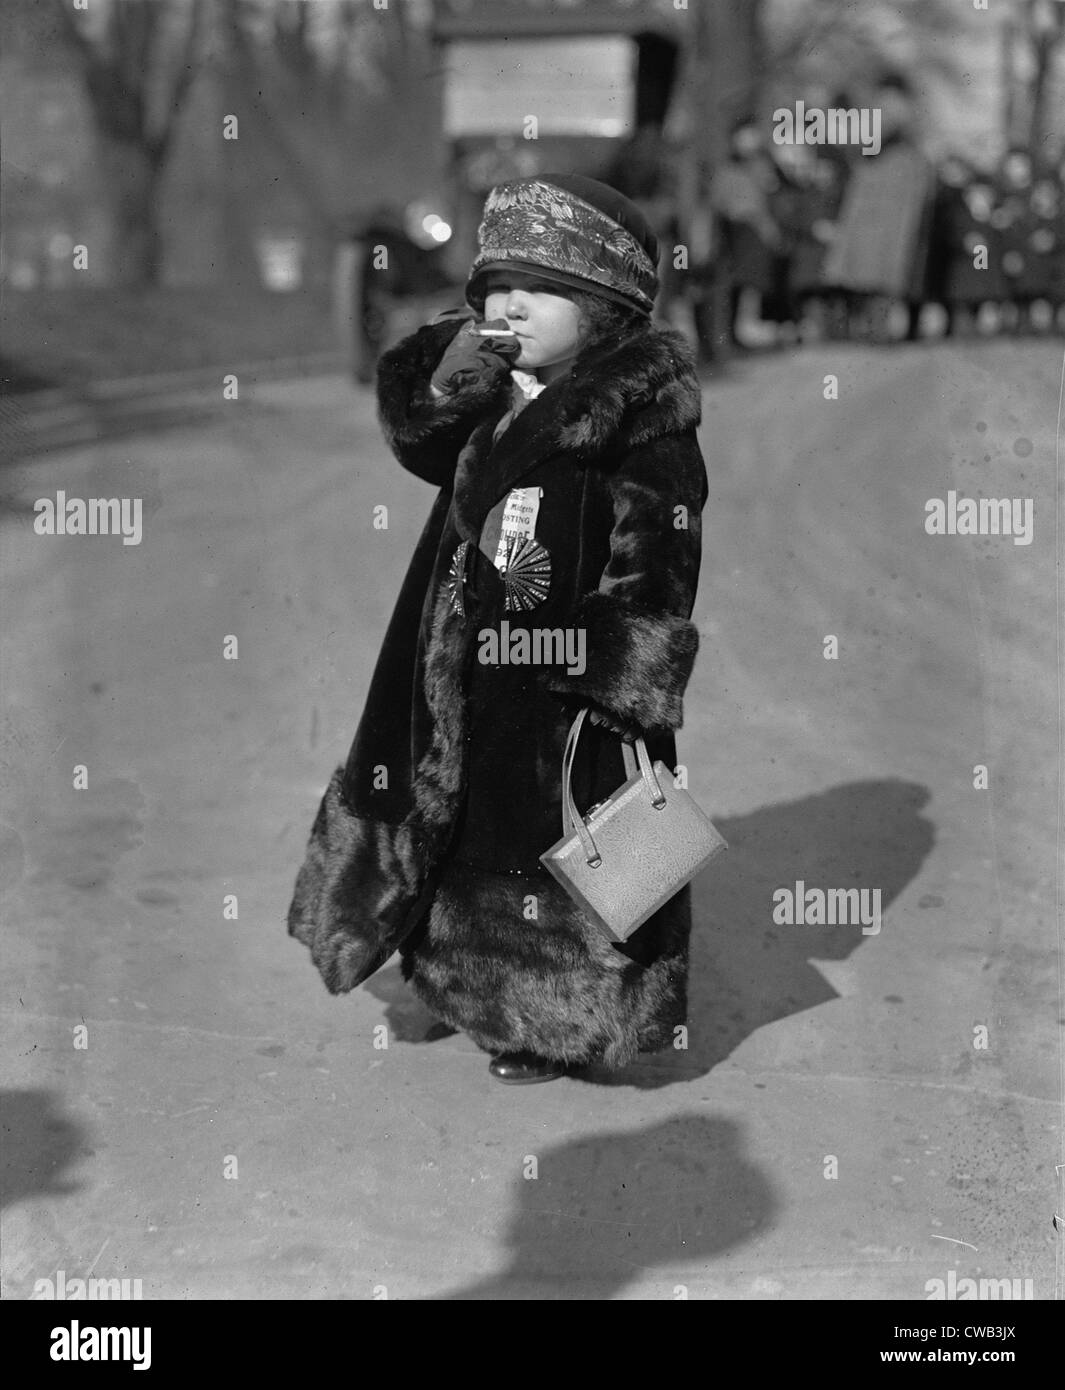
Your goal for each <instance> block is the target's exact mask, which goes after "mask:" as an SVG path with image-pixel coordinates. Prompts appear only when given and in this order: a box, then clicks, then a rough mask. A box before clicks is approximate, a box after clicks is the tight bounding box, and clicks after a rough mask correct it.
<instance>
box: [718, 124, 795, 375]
mask: <svg viewBox="0 0 1065 1390" xmlns="http://www.w3.org/2000/svg"><path fill="white" fill-rule="evenodd" d="M780 187H781V178H780V172H779V170H778V169H777V167H776V164H775V163H774V161H773V159H772V158H771V157H770V155H769V153H768V151H767V149H766V139H765V136H764V135H763V133H762V131H761V129H760V127H759V126H758V125H757V123H756V122H755V121H754V120H751V119H749V118H745V119H743V120H741V121H740V122H739V123H738V124H737V125H736V126H735V128H734V129H733V132H732V138H731V141H730V144H729V155H728V159H727V160H726V161H725V163H724V164H723V165H722V166H721V167H720V168H719V169H718V170H717V171H716V172H715V173H714V176H713V178H712V180H711V185H710V203H711V208H712V210H713V212H714V213H715V215H716V218H717V223H718V227H719V229H720V248H721V264H720V271H721V273H722V274H724V275H725V276H727V279H728V284H729V291H728V297H729V332H730V335H731V338H732V342H733V344H734V345H735V346H736V347H739V348H743V347H744V346H745V345H744V343H743V342H742V339H741V337H740V335H739V332H738V325H739V318H740V311H741V308H742V303H743V296H744V293H745V292H748V291H749V292H751V293H752V294H753V295H754V296H755V297H756V300H757V304H758V311H759V313H760V312H761V308H762V303H763V301H764V300H765V299H766V297H767V296H769V295H770V294H771V293H772V291H773V288H774V283H775V275H776V266H775V262H774V258H775V257H777V256H779V255H780V254H782V253H783V251H784V236H783V233H782V231H781V228H780V226H779V225H778V223H777V221H776V219H775V218H774V216H773V212H772V206H771V198H772V196H773V195H774V194H776V193H777V192H778V191H779V190H780Z"/></svg>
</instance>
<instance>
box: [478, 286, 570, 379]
mask: <svg viewBox="0 0 1065 1390" xmlns="http://www.w3.org/2000/svg"><path fill="white" fill-rule="evenodd" d="M485 288H486V294H485V301H484V316H485V319H486V320H488V321H489V322H490V321H491V320H493V319H506V321H507V324H508V326H509V327H511V328H513V330H514V331H515V333H517V335H518V342H519V343H520V345H521V354H520V355H519V356H518V357H517V358H516V359H515V361H514V365H515V367H518V368H520V369H521V370H522V371H526V372H537V371H539V370H540V369H541V368H542V367H552V366H556V365H558V364H561V363H563V362H567V361H568V360H569V359H570V358H571V357H573V356H574V355H575V354H576V351H577V347H578V327H579V324H580V311H579V310H578V308H577V306H576V304H574V303H573V301H572V300H570V299H567V298H566V297H565V296H564V295H562V294H557V293H555V289H557V287H553V286H552V285H551V284H550V282H545V281H541V280H537V279H536V278H535V277H534V276H533V275H531V274H529V275H526V274H524V273H522V272H520V271H516V270H515V271H507V272H506V273H503V272H500V271H497V272H495V273H493V274H492V276H491V277H490V278H489V280H488V284H487V286H486V287H485Z"/></svg>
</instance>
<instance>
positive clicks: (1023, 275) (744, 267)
mask: <svg viewBox="0 0 1065 1390" xmlns="http://www.w3.org/2000/svg"><path fill="white" fill-rule="evenodd" d="M873 100H874V101H875V103H876V109H877V110H878V111H879V112H880V116H881V120H882V134H881V141H882V143H881V148H880V150H879V152H878V153H877V154H876V156H875V157H872V158H871V157H868V156H866V155H864V154H863V153H862V151H861V149H860V148H858V147H856V146H853V145H851V146H848V145H830V144H822V145H816V144H808V143H805V144H799V143H795V144H776V143H774V142H773V140H772V138H770V136H768V135H767V133H766V130H765V128H764V123H761V122H757V121H755V120H753V119H751V120H744V121H741V122H738V123H737V124H736V126H735V127H734V129H733V131H732V133H731V138H730V142H729V149H728V157H727V159H726V160H725V161H724V162H723V163H722V164H721V166H720V167H719V168H718V169H717V170H716V172H715V173H714V175H713V177H712V178H711V180H710V181H709V185H708V187H707V189H706V190H705V192H704V195H703V200H702V205H701V206H700V207H699V208H698V212H697V216H696V219H695V220H696V224H697V225H696V226H694V227H692V226H688V227H687V228H686V229H683V228H682V226H681V222H680V219H679V217H678V216H677V213H676V201H677V200H676V198H675V192H674V190H672V189H671V188H670V187H669V185H670V184H671V182H672V180H671V179H670V177H669V163H668V159H667V160H666V161H662V160H661V158H658V159H657V160H656V159H655V158H654V157H653V155H652V153H651V152H650V151H649V150H646V151H644V154H645V155H646V156H647V157H646V158H645V159H644V160H643V161H641V160H640V158H638V157H637V158H633V157H632V156H633V155H634V154H637V155H638V154H639V151H633V150H630V151H628V152H627V154H626V159H625V160H624V161H619V162H618V166H617V169H616V170H615V171H614V172H615V178H616V179H617V181H618V182H619V183H621V184H622V185H625V184H626V183H628V185H629V187H628V190H627V191H629V192H630V196H635V197H636V198H637V199H638V200H640V201H641V202H642V204H643V206H644V207H645V208H646V209H647V210H648V212H649V214H650V215H651V216H652V217H654V218H655V219H656V220H657V223H658V224H659V225H660V226H662V230H663V232H664V233H665V234H666V235H665V239H666V240H667V241H668V240H670V239H673V240H680V241H684V240H685V239H687V240H688V241H691V242H692V243H694V245H693V250H694V253H695V254H694V259H693V262H692V263H689V265H687V266H684V267H683V268H681V269H679V270H677V269H673V268H671V267H669V266H664V267H663V269H664V270H665V272H666V275H667V287H666V302H665V304H664V305H663V307H662V309H661V310H660V313H662V314H663V315H668V314H670V313H671V312H672V310H673V308H675V306H676V302H677V300H678V299H681V300H687V301H689V302H690V303H691V307H692V309H693V311H694V318H695V323H696V327H697V329H698V331H699V336H700V338H701V339H702V340H703V343H704V346H708V347H710V346H711V343H710V340H711V338H712V337H713V336H714V334H715V333H716V334H718V335H719V336H720V335H727V336H728V337H730V338H731V340H732V343H733V345H735V346H738V347H740V348H743V347H746V346H750V345H751V344H752V340H754V339H757V341H759V342H761V343H763V344H764V343H766V342H772V341H774V340H776V341H781V342H794V341H802V340H805V339H807V338H820V339H824V338H828V339H845V338H857V339H866V340H872V341H894V340H897V339H909V340H914V339H917V338H920V337H925V336H934V335H942V336H947V337H951V336H956V337H963V336H971V335H982V334H991V333H1017V334H1027V333H1040V332H1044V333H1045V332H1058V333H1065V149H1062V150H1059V151H1058V152H1057V155H1056V157H1055V159H1054V160H1053V161H1046V162H1042V163H1037V162H1036V160H1034V159H1033V157H1032V155H1031V154H1030V153H1029V152H1028V151H1026V150H1024V149H1011V150H1009V151H1008V152H1007V153H1006V154H1005V156H1004V157H1003V158H1001V159H1000V160H999V161H997V163H996V164H995V166H994V167H977V165H975V164H974V163H972V162H970V161H968V160H966V159H964V158H962V157H961V156H960V155H956V154H950V155H947V156H945V157H941V158H939V159H938V160H933V159H931V158H929V157H928V156H927V155H926V154H925V152H924V150H923V149H922V145H921V142H920V140H919V139H918V138H917V136H916V134H915V129H914V127H915V121H914V104H913V100H912V93H911V92H910V91H909V90H908V88H907V86H906V84H905V81H904V80H898V79H893V78H888V79H885V80H884V82H883V83H882V84H881V85H880V87H879V88H878V89H877V91H876V92H875V94H874V96H873ZM848 104H850V105H853V103H848V102H847V99H846V98H845V97H840V98H837V100H836V101H835V102H834V103H833V105H835V106H838V107H841V108H843V109H846V107H847V106H848ZM648 143H650V141H648ZM659 154H661V150H660V151H659ZM656 169H657V171H658V172H657V175H656V174H654V173H653V172H652V171H653V170H656ZM641 172H643V175H644V176H643V178H642V181H641ZM637 184H642V186H634V185H637ZM671 305H672V308H671ZM929 305H936V306H938V307H939V312H938V313H936V314H933V315H929V314H926V312H925V309H926V306H929ZM722 319H724V320H725V322H724V323H721V322H720V320H722Z"/></svg>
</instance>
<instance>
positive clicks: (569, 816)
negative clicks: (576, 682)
mask: <svg viewBox="0 0 1065 1390" xmlns="http://www.w3.org/2000/svg"><path fill="white" fill-rule="evenodd" d="M587 714H588V707H587V706H585V708H584V709H582V710H581V711H580V712H579V713H578V715H577V717H576V719H574V721H573V723H572V725H571V726H570V731H569V735H568V736H567V738H566V748H565V752H564V753H563V754H562V833H563V835H571V834H572V833H573V832H574V831H576V832H577V835H578V837H579V838H580V842H581V848H582V849H583V850H584V857H585V859H586V860H587V862H588V866H589V868H592V869H598V867H599V866H600V864H602V862H603V860H602V856H601V855H600V854H599V851H598V850H597V849H596V847H595V841H594V840H593V839H592V835H591V831H590V830H589V829H588V827H587V825H586V824H585V822H584V817H583V816H581V815H580V814H579V813H578V811H577V805H576V802H575V801H574V800H573V788H572V786H571V785H570V783H571V779H572V776H573V761H574V759H575V757H576V756H577V739H578V738H579V737H580V732H581V726H582V725H583V723H584V720H585V716H586V715H587ZM621 756H622V758H623V759H624V762H625V773H626V775H627V776H628V777H629V778H630V780H631V778H633V777H635V776H636V764H637V759H639V770H640V774H641V776H642V777H643V780H644V785H645V786H646V787H647V790H648V791H649V792H650V794H651V805H652V806H654V807H655V808H656V810H661V809H662V807H663V806H664V805H665V804H666V798H665V796H664V795H663V794H662V788H661V786H660V785H659V782H658V778H657V777H656V776H655V770H654V768H653V767H652V766H651V759H650V758H649V757H648V755H647V745H646V744H645V743H644V741H643V739H642V738H638V739H637V740H636V754H635V756H633V751H632V748H631V747H630V746H629V744H628V743H626V742H625V740H624V739H622V741H621Z"/></svg>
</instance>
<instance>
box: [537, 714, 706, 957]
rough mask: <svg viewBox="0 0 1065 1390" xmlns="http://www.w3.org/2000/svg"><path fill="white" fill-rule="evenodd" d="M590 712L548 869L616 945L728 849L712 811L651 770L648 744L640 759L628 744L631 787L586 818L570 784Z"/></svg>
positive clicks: (569, 742) (641, 747) (573, 735)
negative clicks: (708, 812) (581, 813)
mask: <svg viewBox="0 0 1065 1390" xmlns="http://www.w3.org/2000/svg"><path fill="white" fill-rule="evenodd" d="M587 713H588V710H587V708H585V709H582V710H581V711H580V713H579V714H578V715H577V717H576V719H574V721H573V724H572V726H571V728H570V731H569V736H568V738H567V739H566V748H565V751H564V753H563V755H562V838H561V840H559V841H558V842H557V843H556V844H553V845H552V846H551V848H550V849H549V850H546V851H545V852H544V853H543V854H541V856H540V862H541V864H543V866H544V868H545V869H547V870H548V872H549V873H550V874H552V875H553V877H554V878H556V879H557V880H558V882H559V883H560V884H561V885H562V887H563V888H564V889H565V890H566V892H567V893H568V894H569V896H570V897H571V898H572V899H573V901H574V902H575V903H576V904H577V906H578V907H580V908H582V909H583V910H584V912H585V913H586V914H587V916H588V917H589V918H591V920H592V921H593V922H594V923H595V924H596V926H598V927H599V928H600V929H601V930H602V931H604V932H605V933H606V935H607V936H608V937H610V939H611V941H615V942H617V941H627V940H628V939H629V937H630V936H631V935H632V934H633V932H635V931H636V930H637V928H639V927H641V926H643V924H644V922H646V921H647V919H648V917H650V916H651V915H652V914H653V913H655V912H657V911H658V909H659V908H660V907H661V906H662V905H663V904H664V903H667V902H668V901H669V899H670V898H672V897H673V895H674V894H675V893H677V892H679V890H680V889H681V888H683V887H684V885H685V884H686V883H690V882H691V880H692V879H693V878H694V877H695V876H696V874H697V873H699V871H700V870H701V869H702V868H704V867H705V866H706V865H707V864H708V863H709V862H710V860H711V859H713V858H714V857H715V856H716V855H718V854H720V853H721V851H722V850H724V849H727V848H728V846H727V844H726V843H725V839H724V837H723V836H722V835H721V834H720V832H719V831H718V830H717V829H716V828H715V826H714V825H713V824H712V823H711V821H710V817H709V816H708V815H707V814H706V812H705V811H704V810H703V809H702V808H701V807H700V806H699V805H698V804H697V803H696V802H695V801H693V800H692V798H691V797H690V796H689V795H688V793H687V792H686V791H682V790H681V789H680V788H678V787H675V786H674V785H673V773H672V772H670V770H669V768H667V767H666V765H665V763H663V762H662V761H661V760H659V761H658V762H656V763H655V764H654V766H653V767H652V766H651V760H650V758H649V757H648V754H647V745H646V744H645V743H644V741H643V739H642V738H638V739H636V752H635V755H634V754H633V750H632V748H631V747H630V745H629V744H628V743H626V742H624V741H622V745H621V752H622V756H623V758H624V760H625V772H626V775H627V781H626V782H625V783H624V784H623V785H622V786H620V787H618V789H617V791H615V792H614V793H612V795H610V796H609V797H607V799H606V800H605V801H601V802H599V803H598V804H597V805H595V806H593V807H592V808H591V809H590V810H589V811H588V812H586V814H585V815H584V816H581V815H580V814H579V813H578V811H577V808H576V805H575V804H574V801H573V789H572V787H571V785H570V781H571V778H572V775H573V760H574V758H575V756H576V752H577V739H578V738H579V736H580V732H581V725H582V724H583V723H584V718H585V716H586V715H587ZM637 759H638V760H639V766H637Z"/></svg>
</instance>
